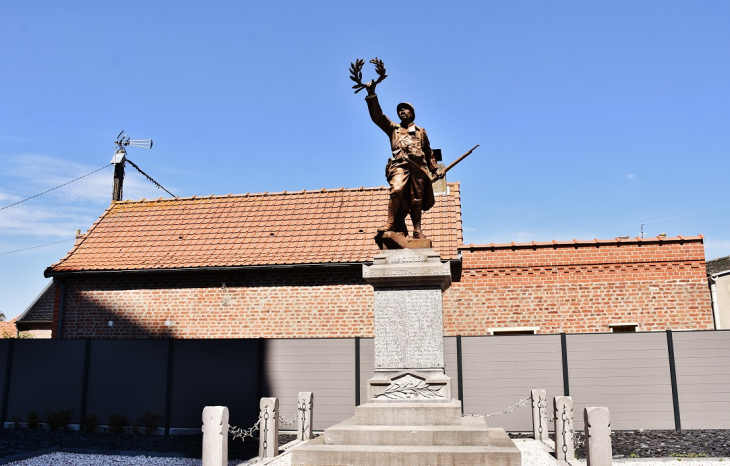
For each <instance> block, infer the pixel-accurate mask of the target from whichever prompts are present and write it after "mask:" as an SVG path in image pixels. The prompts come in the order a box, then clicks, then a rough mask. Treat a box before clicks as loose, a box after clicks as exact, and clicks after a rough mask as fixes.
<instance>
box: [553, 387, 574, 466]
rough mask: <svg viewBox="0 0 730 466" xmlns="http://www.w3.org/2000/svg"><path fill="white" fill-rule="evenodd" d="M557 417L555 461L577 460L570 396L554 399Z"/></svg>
mask: <svg viewBox="0 0 730 466" xmlns="http://www.w3.org/2000/svg"><path fill="white" fill-rule="evenodd" d="M553 407H554V413H555V414H554V417H555V459H557V460H558V461H561V460H562V461H568V460H572V459H573V458H575V451H574V446H573V399H572V398H571V397H569V396H556V397H555V398H553Z"/></svg>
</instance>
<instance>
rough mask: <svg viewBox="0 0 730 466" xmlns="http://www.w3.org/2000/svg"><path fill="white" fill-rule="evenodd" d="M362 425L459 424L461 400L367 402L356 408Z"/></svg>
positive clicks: (358, 421) (358, 422)
mask: <svg viewBox="0 0 730 466" xmlns="http://www.w3.org/2000/svg"><path fill="white" fill-rule="evenodd" d="M355 423H356V424H358V425H361V426H459V425H461V401H459V400H452V401H451V402H450V403H400V402H392V403H391V402H387V403H366V404H364V405H360V406H358V407H356V408H355Z"/></svg>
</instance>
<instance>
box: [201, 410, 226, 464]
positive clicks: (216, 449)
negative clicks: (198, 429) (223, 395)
mask: <svg viewBox="0 0 730 466" xmlns="http://www.w3.org/2000/svg"><path fill="white" fill-rule="evenodd" d="M228 427H229V426H228V408H227V407H225V406H206V407H205V408H204V409H203V466H228Z"/></svg>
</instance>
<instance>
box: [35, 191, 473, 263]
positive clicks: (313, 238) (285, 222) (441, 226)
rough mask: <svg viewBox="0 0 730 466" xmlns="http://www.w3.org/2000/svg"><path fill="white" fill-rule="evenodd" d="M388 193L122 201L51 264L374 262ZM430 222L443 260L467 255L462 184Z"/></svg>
mask: <svg viewBox="0 0 730 466" xmlns="http://www.w3.org/2000/svg"><path fill="white" fill-rule="evenodd" d="M387 202H388V188H385V187H382V186H381V187H379V188H357V189H337V190H322V191H297V192H282V193H263V194H250V193H246V194H244V195H237V196H234V195H230V194H228V195H226V196H219V197H215V196H213V197H207V196H206V197H196V196H193V197H190V198H173V199H158V200H154V201H148V200H141V201H121V202H114V203H112V205H111V206H110V207H109V208H108V209H107V210H106V211H105V212H104V214H103V215H102V216H101V217H100V218H99V220H97V221H96V222H95V223H94V224H93V226H92V227H91V229H89V231H88V232H87V233H86V234H85V235H84V236H83V238H82V239H81V240H80V241H77V244H76V245H75V246H74V248H73V249H72V250H71V251H70V252H69V253H68V254H67V255H66V256H65V257H64V258H63V259H61V260H60V261H59V262H57V263H56V264H54V265H52V266H51V267H49V268H48V269H47V270H46V273H47V274H48V275H53V274H54V273H59V272H79V271H104V270H141V269H145V270H146V269H176V268H194V267H240V266H260V265H295V264H320V263H353V262H368V261H372V258H373V256H374V255H375V254H377V253H378V248H377V245H376V244H375V242H374V241H373V237H374V236H375V233H376V229H377V227H378V226H380V225H381V224H382V223H384V221H385V217H386V206H387ZM408 228H409V230H412V225H411V223H410V220H408ZM423 231H424V233H425V234H426V235H427V236H428V237H429V238H431V240H432V241H433V246H434V249H435V250H436V251H437V252H438V253H439V254H440V255H441V258H442V259H457V258H458V257H459V251H458V248H459V247H460V246H461V245H462V240H463V236H462V227H461V200H460V195H459V185H458V183H449V194H448V195H440V196H436V205H435V206H434V207H433V208H432V209H431V210H430V211H428V212H425V213H424V216H423Z"/></svg>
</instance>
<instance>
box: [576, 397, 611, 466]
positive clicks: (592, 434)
mask: <svg viewBox="0 0 730 466" xmlns="http://www.w3.org/2000/svg"><path fill="white" fill-rule="evenodd" d="M583 419H584V421H585V435H586V440H585V448H586V463H587V466H611V464H612V462H613V453H612V450H611V415H610V414H609V413H608V408H586V409H585V410H584V411H583Z"/></svg>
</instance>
